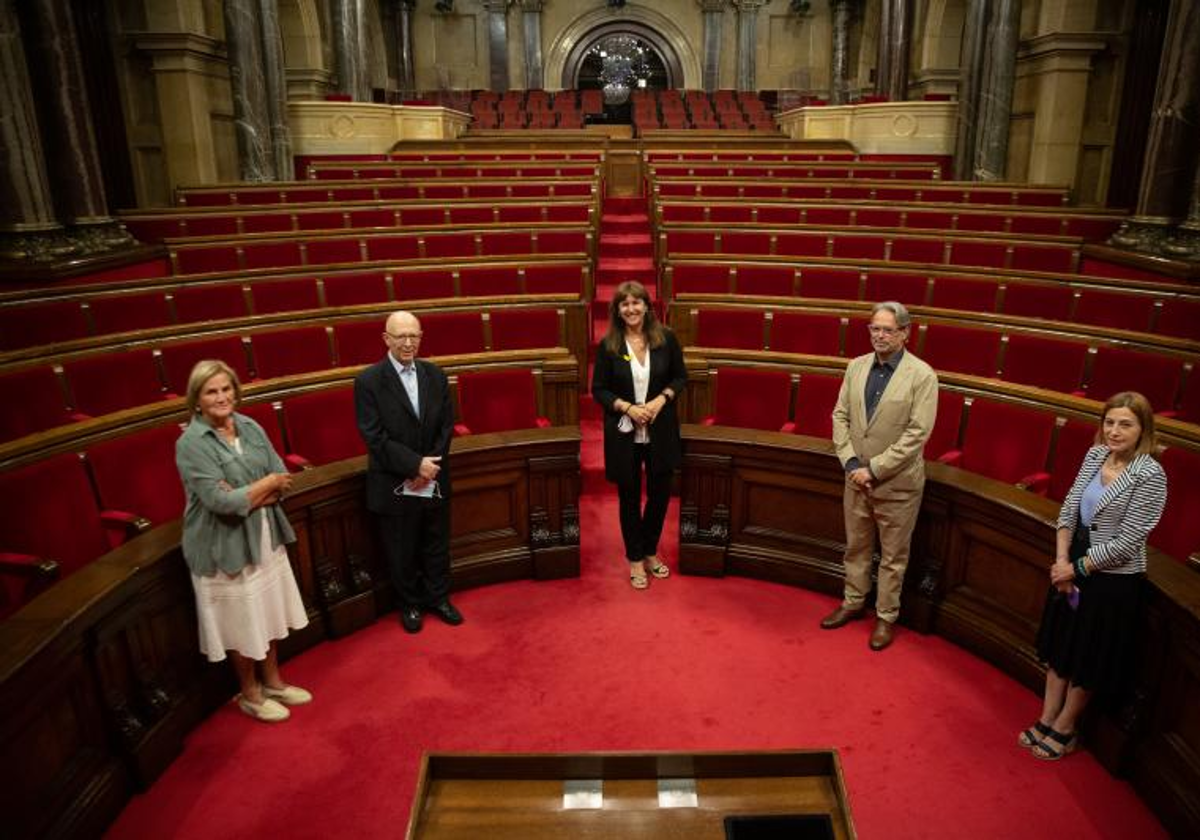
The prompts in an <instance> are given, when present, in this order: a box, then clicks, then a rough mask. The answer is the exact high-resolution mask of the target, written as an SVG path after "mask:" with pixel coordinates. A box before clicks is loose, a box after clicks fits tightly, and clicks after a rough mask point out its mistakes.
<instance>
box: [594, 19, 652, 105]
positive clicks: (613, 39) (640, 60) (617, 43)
mask: <svg viewBox="0 0 1200 840" xmlns="http://www.w3.org/2000/svg"><path fill="white" fill-rule="evenodd" d="M591 52H592V53H593V54H594V55H595V56H596V57H598V58H599V59H600V81H601V82H602V83H603V84H604V103H605V104H606V105H621V104H623V103H624V102H625V101H626V100H628V99H629V92H630V91H631V90H632V89H633V88H635V87H639V88H644V87H645V86H646V80H647V79H648V78H650V63H649V62H648V61H647V60H646V56H647V55H648V53H649V49H648V48H647V47H646V45H645V44H643V43H642V42H641V41H639V40H638V39H637V38H634V37H633V36H632V35H610V36H609V37H607V38H605V39H604V40H602V41H600V42H599V43H597V44H596V46H594V47H592V49H591Z"/></svg>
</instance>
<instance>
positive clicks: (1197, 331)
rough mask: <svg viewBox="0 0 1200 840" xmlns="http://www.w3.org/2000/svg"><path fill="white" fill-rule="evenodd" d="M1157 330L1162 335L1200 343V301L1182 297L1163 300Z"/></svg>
mask: <svg viewBox="0 0 1200 840" xmlns="http://www.w3.org/2000/svg"><path fill="white" fill-rule="evenodd" d="M1157 330H1158V332H1160V333H1162V334H1164V335H1173V336H1175V337H1176V338H1188V339H1191V340H1192V341H1200V300H1198V299H1196V298H1184V297H1165V298H1163V307H1162V312H1161V313H1160V314H1159V316H1158V324H1157Z"/></svg>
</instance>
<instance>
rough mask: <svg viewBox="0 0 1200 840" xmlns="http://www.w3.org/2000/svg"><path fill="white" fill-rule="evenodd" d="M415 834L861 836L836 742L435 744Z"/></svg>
mask: <svg viewBox="0 0 1200 840" xmlns="http://www.w3.org/2000/svg"><path fill="white" fill-rule="evenodd" d="M406 836H407V838H408V840H478V838H481V837H482V838H486V840H510V838H511V839H512V840H517V838H520V840H542V838H545V840H550V838H563V837H570V838H579V840H613V838H622V840H624V839H625V838H633V840H643V838H644V839H645V840H649V838H679V839H680V840H682V838H687V840H710V838H711V840H775V838H788V840H808V838H813V840H816V838H831V840H850V838H854V837H855V836H856V835H855V832H854V821H853V820H852V819H851V816H850V805H849V802H848V800H847V798H846V785H845V782H844V780H843V779H842V768H841V763H840V761H839V760H838V755H837V752H836V751H835V750H796V751H770V752H699V753H686V752H665V753H649V752H646V753H643V752H636V753H633V752H617V753H611V752H592V753H574V754H566V753H538V754H498V753H487V754H483V753H426V754H425V755H424V756H422V758H421V769H420V773H419V775H418V777H417V792H416V795H415V796H414V798H413V807H412V814H411V816H410V817H409V822H408V833H407V835H406Z"/></svg>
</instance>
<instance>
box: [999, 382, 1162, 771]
mask: <svg viewBox="0 0 1200 840" xmlns="http://www.w3.org/2000/svg"><path fill="white" fill-rule="evenodd" d="M1156 449H1157V444H1156V442H1155V437H1154V411H1153V409H1151V407H1150V403H1149V402H1148V401H1147V400H1146V398H1145V397H1143V396H1142V395H1141V394H1138V393H1135V392H1133V391H1123V392H1122V393H1119V394H1116V395H1114V396H1113V397H1112V398H1111V399H1109V401H1108V402H1106V403H1105V404H1104V412H1103V414H1102V415H1101V421H1100V428H1099V430H1097V432H1096V445H1095V446H1093V447H1092V448H1091V449H1089V450H1088V451H1087V454H1086V455H1085V456H1084V459H1083V466H1082V467H1080V469H1079V475H1077V476H1076V477H1075V483H1074V484H1073V485H1072V486H1071V491H1070V492H1069V493H1067V497H1066V499H1065V500H1063V505H1062V511H1061V512H1060V513H1059V516H1058V537H1057V551H1056V556H1055V559H1054V563H1053V565H1052V566H1051V567H1050V583H1051V587H1050V592H1049V595H1048V597H1047V599H1046V607H1045V610H1044V611H1043V613H1042V624H1041V627H1040V628H1039V629H1038V635H1037V647H1038V655H1039V656H1040V657H1041V659H1042V661H1044V662H1046V664H1047V669H1046V692H1045V695H1044V697H1043V704H1042V715H1041V717H1040V718H1039V719H1038V721H1037V722H1036V723H1034V724H1033V726H1031V727H1029V728H1028V729H1026V730H1025V731H1024V732H1022V733H1021V734H1020V735H1019V736H1018V742H1019V743H1020V744H1021V746H1023V747H1026V748H1029V749H1030V750H1031V751H1032V752H1033V754H1034V755H1035V756H1037V757H1038V758H1041V759H1047V760H1056V759H1059V758H1062V757H1063V756H1065V755H1067V754H1068V753H1070V752H1072V751H1073V750H1074V749H1075V747H1076V745H1077V743H1078V737H1077V735H1076V724H1077V723H1078V720H1079V716H1080V714H1082V712H1083V710H1084V708H1086V706H1087V703H1088V701H1089V700H1090V699H1091V697H1092V695H1093V694H1094V693H1099V694H1102V695H1108V694H1112V693H1113V692H1114V691H1116V690H1119V689H1120V688H1121V687H1122V686H1123V685H1124V684H1125V682H1126V680H1127V677H1128V674H1129V671H1130V669H1131V666H1132V659H1133V655H1134V632H1135V629H1136V627H1137V618H1138V603H1139V590H1140V588H1141V583H1142V579H1143V578H1144V577H1145V572H1146V537H1147V536H1148V535H1149V534H1150V531H1151V530H1153V528H1154V526H1155V525H1157V524H1158V520H1159V517H1160V516H1162V512H1163V507H1164V506H1165V505H1166V502H1167V476H1166V473H1164V472H1163V469H1162V467H1161V466H1159V464H1158V461H1157V460H1155V452H1156Z"/></svg>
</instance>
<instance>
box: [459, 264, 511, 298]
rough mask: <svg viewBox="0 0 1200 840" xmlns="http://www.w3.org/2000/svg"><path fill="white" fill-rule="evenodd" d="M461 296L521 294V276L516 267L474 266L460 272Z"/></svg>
mask: <svg viewBox="0 0 1200 840" xmlns="http://www.w3.org/2000/svg"><path fill="white" fill-rule="evenodd" d="M458 287H459V294H461V295H462V296H463V297H483V296H489V295H491V296H494V295H519V294H521V275H520V272H519V270H518V269H517V267H516V266H494V267H493V266H472V267H470V268H463V269H461V270H460V271H459V272H458Z"/></svg>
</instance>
